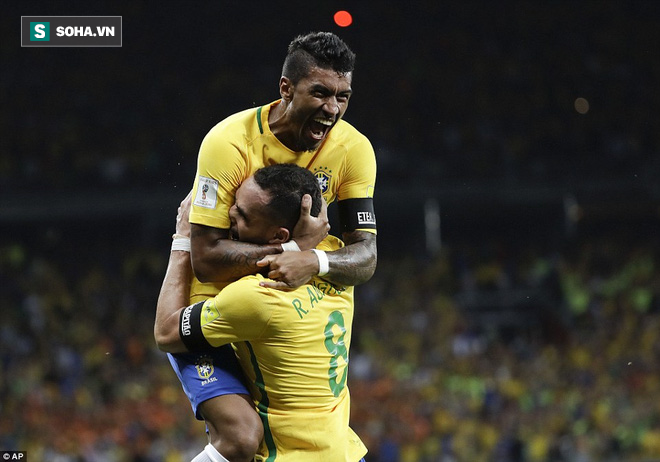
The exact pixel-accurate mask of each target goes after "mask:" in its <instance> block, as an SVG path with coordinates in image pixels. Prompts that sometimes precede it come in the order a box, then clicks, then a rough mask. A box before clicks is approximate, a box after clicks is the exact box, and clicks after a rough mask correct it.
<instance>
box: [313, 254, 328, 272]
mask: <svg viewBox="0 0 660 462" xmlns="http://www.w3.org/2000/svg"><path fill="white" fill-rule="evenodd" d="M312 252H314V253H315V254H316V256H317V257H318V259H319V272H318V275H319V276H325V275H326V274H328V271H330V261H329V260H328V256H327V255H326V253H325V252H324V251H323V250H317V249H312Z"/></svg>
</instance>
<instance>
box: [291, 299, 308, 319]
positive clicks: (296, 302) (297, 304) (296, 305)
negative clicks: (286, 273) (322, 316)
mask: <svg viewBox="0 0 660 462" xmlns="http://www.w3.org/2000/svg"><path fill="white" fill-rule="evenodd" d="M291 304H292V305H293V307H294V308H295V309H296V313H298V316H300V319H302V318H303V314H307V313H309V311H307V310H305V309H304V308H303V307H302V302H301V301H300V300H299V299H297V298H294V299H293V301H292V302H291Z"/></svg>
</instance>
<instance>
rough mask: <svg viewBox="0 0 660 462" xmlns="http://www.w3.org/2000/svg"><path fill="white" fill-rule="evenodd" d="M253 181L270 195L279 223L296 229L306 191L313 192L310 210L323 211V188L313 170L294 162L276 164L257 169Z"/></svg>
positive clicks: (271, 212)
mask: <svg viewBox="0 0 660 462" xmlns="http://www.w3.org/2000/svg"><path fill="white" fill-rule="evenodd" d="M254 181H255V182H256V183H257V185H259V187H260V188H261V189H263V190H264V191H267V192H268V193H269V194H270V196H271V199H270V202H269V203H268V210H269V212H270V215H271V216H272V217H273V219H274V220H277V222H278V225H280V226H284V227H285V228H287V229H288V230H289V231H293V228H294V227H295V225H296V223H297V222H298V219H299V218H300V204H301V203H302V197H303V196H304V195H305V194H309V195H310V196H312V208H311V214H312V216H314V217H317V216H318V215H319V213H320V212H321V188H320V187H319V182H318V180H317V179H316V177H315V176H314V174H313V173H312V172H310V171H309V170H307V169H306V168H302V167H300V166H298V165H295V164H274V165H269V166H267V167H263V168H260V169H259V170H257V171H256V172H254Z"/></svg>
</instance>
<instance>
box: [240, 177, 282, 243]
mask: <svg viewBox="0 0 660 462" xmlns="http://www.w3.org/2000/svg"><path fill="white" fill-rule="evenodd" d="M269 202H270V195H269V194H268V193H267V192H266V191H264V190H263V189H261V187H259V185H258V184H257V183H256V182H255V181H254V178H252V177H250V178H248V179H247V180H245V181H244V182H243V184H242V185H241V186H240V187H239V188H238V190H237V191H236V201H235V202H234V205H232V207H231V208H230V209H229V219H230V220H231V228H230V229H229V233H230V237H231V238H232V239H234V240H240V241H243V242H251V243H253V244H267V243H268V242H269V241H270V240H271V239H273V238H274V237H275V235H276V233H277V231H278V230H279V227H278V226H276V225H274V224H273V220H272V218H271V217H270V216H269V215H268V214H267V210H268V209H267V206H268V203H269Z"/></svg>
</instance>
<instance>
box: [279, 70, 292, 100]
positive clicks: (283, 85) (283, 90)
mask: <svg viewBox="0 0 660 462" xmlns="http://www.w3.org/2000/svg"><path fill="white" fill-rule="evenodd" d="M280 96H281V97H282V99H283V100H284V101H285V102H289V101H291V100H292V99H293V83H292V82H291V80H290V79H289V78H288V77H284V76H282V77H280Z"/></svg>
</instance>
